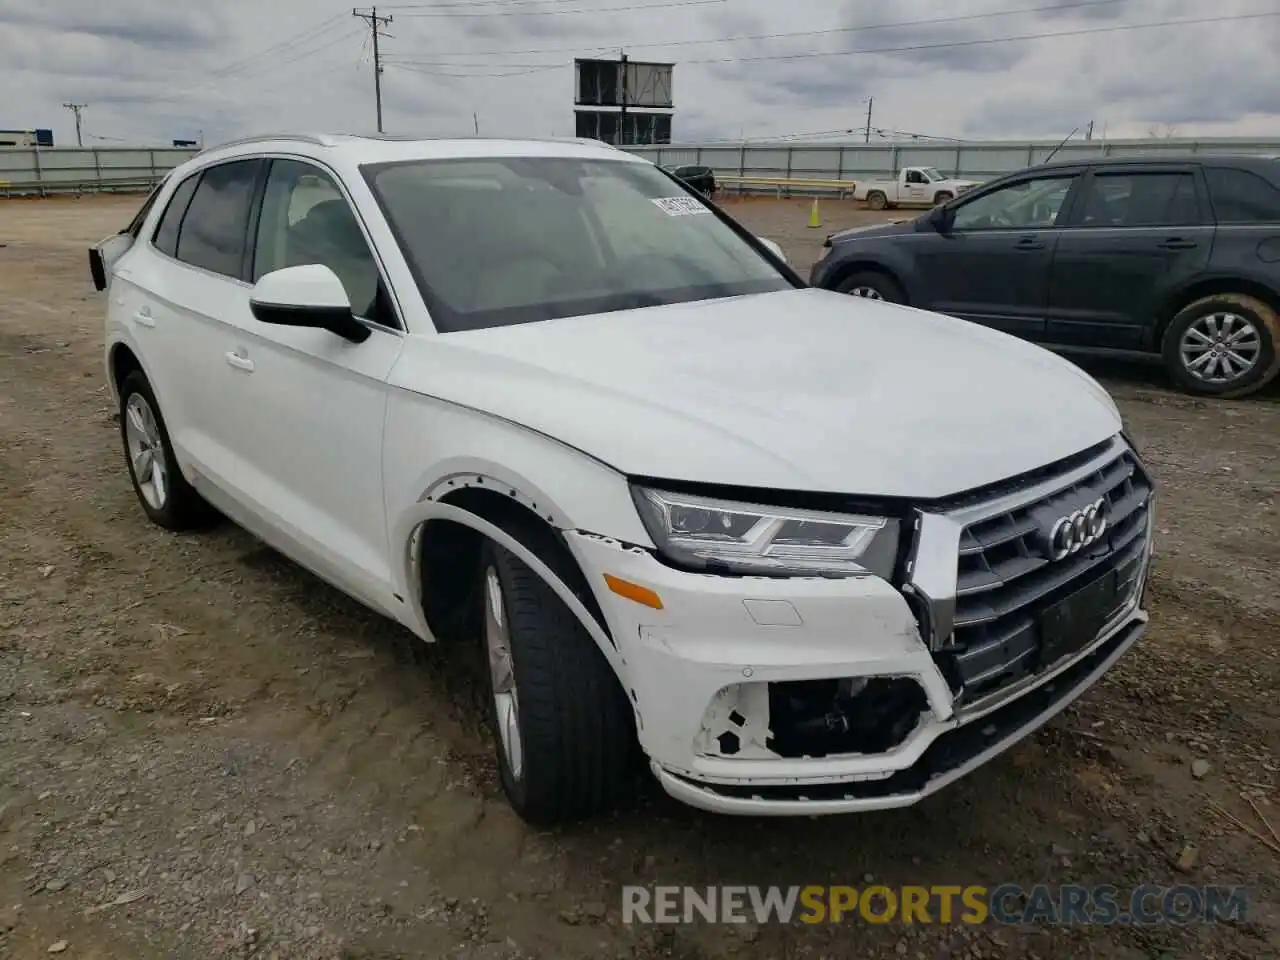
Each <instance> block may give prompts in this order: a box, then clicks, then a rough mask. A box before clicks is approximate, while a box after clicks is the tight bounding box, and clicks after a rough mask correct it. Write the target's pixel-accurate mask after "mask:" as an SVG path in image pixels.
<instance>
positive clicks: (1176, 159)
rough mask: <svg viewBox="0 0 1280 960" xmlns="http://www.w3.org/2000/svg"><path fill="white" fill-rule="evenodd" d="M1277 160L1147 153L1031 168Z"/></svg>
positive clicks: (1264, 162)
mask: <svg viewBox="0 0 1280 960" xmlns="http://www.w3.org/2000/svg"><path fill="white" fill-rule="evenodd" d="M1277 159H1280V158H1277V157H1275V156H1273V155H1271V154H1257V153H1190V152H1188V153H1160V154H1155V155H1152V154H1148V155H1146V156H1143V155H1141V154H1139V155H1137V156H1124V157H1109V156H1095V157H1081V158H1079V159H1077V160H1059V161H1057V162H1056V163H1041V164H1037V165H1035V167H1034V168H1032V169H1036V170H1062V169H1067V168H1073V167H1097V166H1102V165H1106V166H1113V165H1114V166H1130V165H1134V166H1136V165H1151V164H1161V163H1169V164H1186V163H1209V164H1222V165H1224V166H1230V167H1244V168H1246V169H1247V168H1250V167H1253V168H1257V167H1264V166H1266V167H1272V168H1274V167H1275V164H1276V160H1277Z"/></svg>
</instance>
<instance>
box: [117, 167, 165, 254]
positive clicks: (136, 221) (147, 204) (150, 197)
mask: <svg viewBox="0 0 1280 960" xmlns="http://www.w3.org/2000/svg"><path fill="white" fill-rule="evenodd" d="M168 182H169V177H168V175H166V176H164V177H163V178H162V179H161V180H160V182H159V183H157V184H156V185H155V187H154V188H153V189H152V191H151V192H150V193H149V194H147V199H146V200H145V201H143V204H142V209H141V210H139V211H138V212H137V213H135V214H134V215H133V219H132V220H130V221H129V225H128V226H127V227H125V228H124V229H123V230H121V231H120V232H121V233H127V234H128V235H129V236H131V237H133V238H134V239H135V240H137V239H138V234H139V233H141V232H142V224H143V222H144V221H145V220H146V219H147V214H149V213H150V212H151V208H152V207H154V206H155V204H156V197H158V196H160V192H161V191H162V190H164V188H165V186H166V185H167V184H168Z"/></svg>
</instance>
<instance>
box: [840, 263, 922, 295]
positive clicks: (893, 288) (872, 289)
mask: <svg viewBox="0 0 1280 960" xmlns="http://www.w3.org/2000/svg"><path fill="white" fill-rule="evenodd" d="M836 290H837V291H838V292H840V293H847V294H849V296H851V297H862V298H863V299H864V300H883V301H884V302H886V303H906V302H907V295H906V293H904V292H903V290H902V287H901V285H899V283H898V281H896V280H894V279H893V277H891V276H889V275H888V274H887V273H881V272H880V271H878V270H859V271H858V272H857V273H853V274H850V275H849V276H848V277H846V278H845V279H843V280H841V281H840V283H839V284H837V285H836Z"/></svg>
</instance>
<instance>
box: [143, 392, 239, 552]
mask: <svg viewBox="0 0 1280 960" xmlns="http://www.w3.org/2000/svg"><path fill="white" fill-rule="evenodd" d="M120 440H121V443H122V444H123V445H124V456H125V463H126V464H127V465H128V468H129V478H130V479H131V480H132V481H133V492H134V493H135V494H136V495H137V497H138V502H139V503H140V504H142V509H143V511H144V512H145V513H146V515H147V518H148V519H149V520H150V521H151V522H152V523H154V524H157V525H158V526H161V527H164V528H165V529H166V530H173V531H184V530H193V529H196V528H199V527H204V526H208V525H209V524H210V523H212V522H214V521H215V520H216V519H217V516H218V514H217V512H216V511H215V510H214V509H213V507H211V506H210V505H209V504H208V503H206V502H205V500H204V498H203V497H201V496H200V494H198V493H196V491H195V488H194V487H192V486H191V484H189V483H187V481H186V478H185V477H183V475H182V470H181V469H180V468H179V467H178V461H177V458H176V457H175V456H174V455H173V444H172V443H171V442H170V441H169V430H168V428H167V427H166V426H165V423H164V417H162V416H161V415H160V404H159V403H157V402H156V396H155V393H154V391H152V389H151V384H150V382H149V381H148V380H147V378H146V375H145V374H144V373H143V372H142V371H141V370H134V371H133V372H132V373H130V374H129V375H128V376H127V377H125V378H124V380H123V381H122V382H121V384H120Z"/></svg>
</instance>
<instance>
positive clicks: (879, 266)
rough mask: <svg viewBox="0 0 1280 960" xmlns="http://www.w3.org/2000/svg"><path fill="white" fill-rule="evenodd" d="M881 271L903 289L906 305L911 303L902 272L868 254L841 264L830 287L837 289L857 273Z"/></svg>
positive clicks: (908, 289) (832, 276) (832, 277)
mask: <svg viewBox="0 0 1280 960" xmlns="http://www.w3.org/2000/svg"><path fill="white" fill-rule="evenodd" d="M864 271H866V272H870V273H880V274H883V275H884V276H886V277H888V278H889V279H890V280H892V281H893V282H894V283H896V284H897V285H898V289H899V290H901V291H902V295H903V297H904V300H903V303H904V304H905V305H908V306H909V305H910V304H911V290H910V288H908V286H907V284H906V282H905V281H904V280H903V278H902V273H901V272H900V271H898V270H895V269H894V268H893V267H891V266H889V265H888V264H886V263H884V261H882V260H873V259H870V258H868V257H866V256H856V257H851V258H850V259H849V260H847V261H845V262H843V263H841V264H840V266H839V268H837V269H836V271H835V272H834V273H833V274H832V275H831V281H830V283H831V287H830V289H832V290H834V289H836V288H837V287H838V286H839V285H840V284H842V283H844V282H845V281H846V280H848V279H849V278H850V277H851V276H853V275H854V274H855V273H862V272H864Z"/></svg>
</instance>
